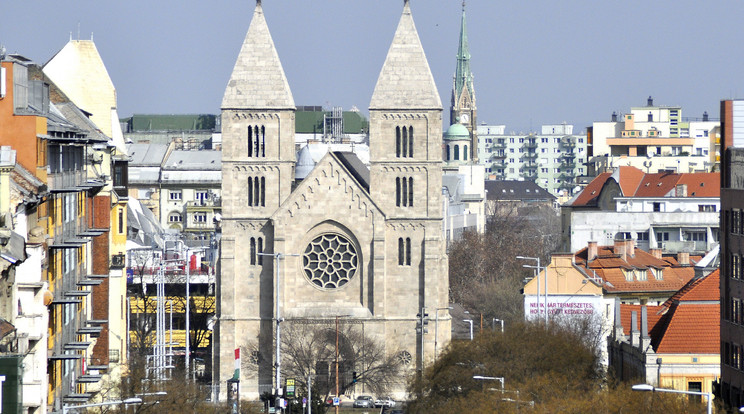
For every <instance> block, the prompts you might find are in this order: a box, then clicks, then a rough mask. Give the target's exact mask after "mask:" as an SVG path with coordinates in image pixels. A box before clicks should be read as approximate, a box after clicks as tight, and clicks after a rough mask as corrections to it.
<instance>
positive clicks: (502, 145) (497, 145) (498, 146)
mask: <svg viewBox="0 0 744 414" xmlns="http://www.w3.org/2000/svg"><path fill="white" fill-rule="evenodd" d="M504 148H506V142H494V143H493V145H491V149H494V150H502V149H504Z"/></svg>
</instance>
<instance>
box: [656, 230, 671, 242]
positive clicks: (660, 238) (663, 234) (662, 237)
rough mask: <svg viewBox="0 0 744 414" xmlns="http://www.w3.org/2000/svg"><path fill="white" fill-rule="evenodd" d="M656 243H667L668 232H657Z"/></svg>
mask: <svg viewBox="0 0 744 414" xmlns="http://www.w3.org/2000/svg"><path fill="white" fill-rule="evenodd" d="M656 241H657V242H660V241H669V232H666V231H657V232H656Z"/></svg>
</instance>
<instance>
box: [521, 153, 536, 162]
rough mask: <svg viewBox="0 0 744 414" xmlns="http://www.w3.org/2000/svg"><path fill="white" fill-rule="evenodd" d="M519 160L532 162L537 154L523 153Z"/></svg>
mask: <svg viewBox="0 0 744 414" xmlns="http://www.w3.org/2000/svg"><path fill="white" fill-rule="evenodd" d="M520 158H521V159H523V160H534V159H536V158H537V153H536V152H525V153H523V154H522V155H521V156H520Z"/></svg>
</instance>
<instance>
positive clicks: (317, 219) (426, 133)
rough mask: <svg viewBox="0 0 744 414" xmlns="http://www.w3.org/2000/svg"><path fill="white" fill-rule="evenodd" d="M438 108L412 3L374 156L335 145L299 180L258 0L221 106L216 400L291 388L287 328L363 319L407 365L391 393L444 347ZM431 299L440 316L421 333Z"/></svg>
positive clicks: (275, 59) (286, 99) (377, 97)
mask: <svg viewBox="0 0 744 414" xmlns="http://www.w3.org/2000/svg"><path fill="white" fill-rule="evenodd" d="M442 110H443V109H442V102H441V99H440V96H439V94H438V92H437V88H436V85H435V83H434V78H433V76H432V73H431V70H430V68H429V63H428V61H427V59H426V55H425V53H424V50H423V47H422V45H421V41H420V39H419V35H418V32H417V30H416V26H415V24H414V20H413V16H412V14H411V6H410V4H409V1H408V0H405V1H404V5H403V12H402V15H401V18H400V21H399V23H398V27H397V30H396V32H395V34H394V36H393V40H392V44H391V45H390V48H389V51H388V54H387V57H386V59H385V62H384V63H382V69H381V70H380V74H379V78H378V81H377V84H376V86H375V89H374V92H373V95H372V98H371V102H370V105H369V117H370V122H369V163H368V164H365V163H363V162H361V161H360V160H359V158H358V157H357V156H356V155H355V154H354V153H352V152H340V151H335V152H334V151H329V152H328V153H327V154H326V155H325V156H324V157H323V158H322V159H321V160H320V161H319V162H317V163H316V164H315V166H314V167H313V168H312V170H311V171H309V172H307V173H304V174H302V175H299V174H298V173H297V169H298V168H297V148H296V147H295V111H296V107H295V102H294V99H293V97H292V91H291V89H290V86H289V84H288V82H287V78H286V76H285V73H284V69H283V68H282V64H281V61H280V58H279V54H278V53H277V50H276V48H275V46H274V42H273V40H272V37H271V35H270V32H269V27H268V24H267V22H266V19H265V16H264V12H263V9H262V7H261V1H260V0H258V1H257V4H256V8H255V11H254V13H253V18H252V20H251V23H250V26H249V28H248V32H247V34H246V37H245V40H244V43H243V45H242V48H241V50H240V53H239V55H238V57H237V61H236V63H235V67H234V69H233V72H232V75H231V77H230V80H229V82H228V85H227V88H226V90H225V94H224V97H223V101H222V134H223V138H222V139H223V148H222V154H223V158H222V163H223V164H222V177H223V183H222V197H223V199H222V203H223V204H222V206H223V207H222V208H223V216H222V238H221V247H220V263H219V273H218V283H217V292H216V295H217V322H216V324H215V331H214V334H215V338H216V340H215V342H214V346H215V350H214V353H215V359H214V361H215V367H214V375H215V379H214V381H215V383H219V384H220V393H221V396H222V398H224V396H225V390H226V381H227V380H229V379H231V378H233V377H234V376H235V379H239V380H240V398H241V399H258V397H259V396H260V395H261V394H262V393H264V392H270V391H271V389H272V388H273V387H276V386H277V382H278V383H279V384H280V386H283V384H284V381H285V380H286V377H284V376H281V378H280V375H279V374H277V366H278V365H279V366H280V365H281V364H287V361H286V359H285V360H282V359H280V364H277V363H276V362H277V361H276V354H277V353H278V352H277V350H276V349H275V346H276V345H275V339H276V337H275V335H277V334H278V333H279V332H280V329H286V328H285V327H288V326H290V325H291V324H293V323H302V324H312V323H315V322H317V323H318V324H322V323H328V322H329V321H331V322H332V321H334V320H337V318H338V317H343V319H344V321H348V322H352V323H355V324H358V325H361V326H362V327H363V332H364V335H365V337H368V338H372V339H373V340H375V341H376V342H378V343H380V344H382V346H383V347H384V350H385V352H386V353H387V354H388V355H393V354H394V355H398V356H400V358H401V360H402V361H404V364H405V367H406V368H405V369H406V370H408V372H404V373H402V374H403V375H401V378H402V380H401V383H400V385H399V387H398V388H397V389H394V390H391V391H392V392H393V394H394V395H397V396H402V395H403V394H404V393H405V387H406V383H405V382H404V381H405V377H407V376H408V375H406V374H413V373H414V372H415V370H417V369H420V368H421V367H422V366H423V365H426V364H429V363H431V362H432V361H433V359H434V357H435V352H437V347H438V349H439V351H441V350H442V349H444V346H445V345H446V344H447V343H448V342H449V340H450V330H451V321H450V317H449V313H448V312H446V308H447V307H448V306H449V292H448V291H449V284H448V260H447V254H446V248H445V242H444V237H443V199H442V174H443V159H442V158H443V152H444V151H443V141H442V137H443V134H442ZM471 148H472V147H471ZM423 308H425V312H426V313H428V315H429V319H430V320H431V321H432V322H431V323H430V324H429V325H428V331H427V330H424V331H423V332H422V330H420V329H417V327H418V322H419V319H418V318H417V314H419V313H420V312H421V310H422V309H423ZM437 314H438V316H439V317H438V321H437V327H436V329H435V327H434V326H433V325H434V319H435V317H436V315H437ZM277 321H279V326H277ZM236 349H240V350H241V351H242V355H241V363H240V364H239V365H237V366H236V362H235V350H236ZM285 358H286V357H285ZM236 368H237V369H236ZM349 369H353V367H352V368H349ZM355 370H356V369H355Z"/></svg>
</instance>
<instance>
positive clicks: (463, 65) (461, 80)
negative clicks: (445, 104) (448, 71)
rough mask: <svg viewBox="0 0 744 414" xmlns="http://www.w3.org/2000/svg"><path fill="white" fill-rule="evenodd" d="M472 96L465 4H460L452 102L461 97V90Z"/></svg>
mask: <svg viewBox="0 0 744 414" xmlns="http://www.w3.org/2000/svg"><path fill="white" fill-rule="evenodd" d="M465 88H467V89H468V93H469V94H470V95H471V96H474V91H473V73H472V72H471V71H470V48H469V47H468V30H467V22H466V20H465V2H464V1H463V2H462V21H461V24H460V45H459V47H458V49H457V69H455V89H454V91H453V92H454V100H455V101H457V100H459V99H460V97H461V96H462V92H463V89H465Z"/></svg>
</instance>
